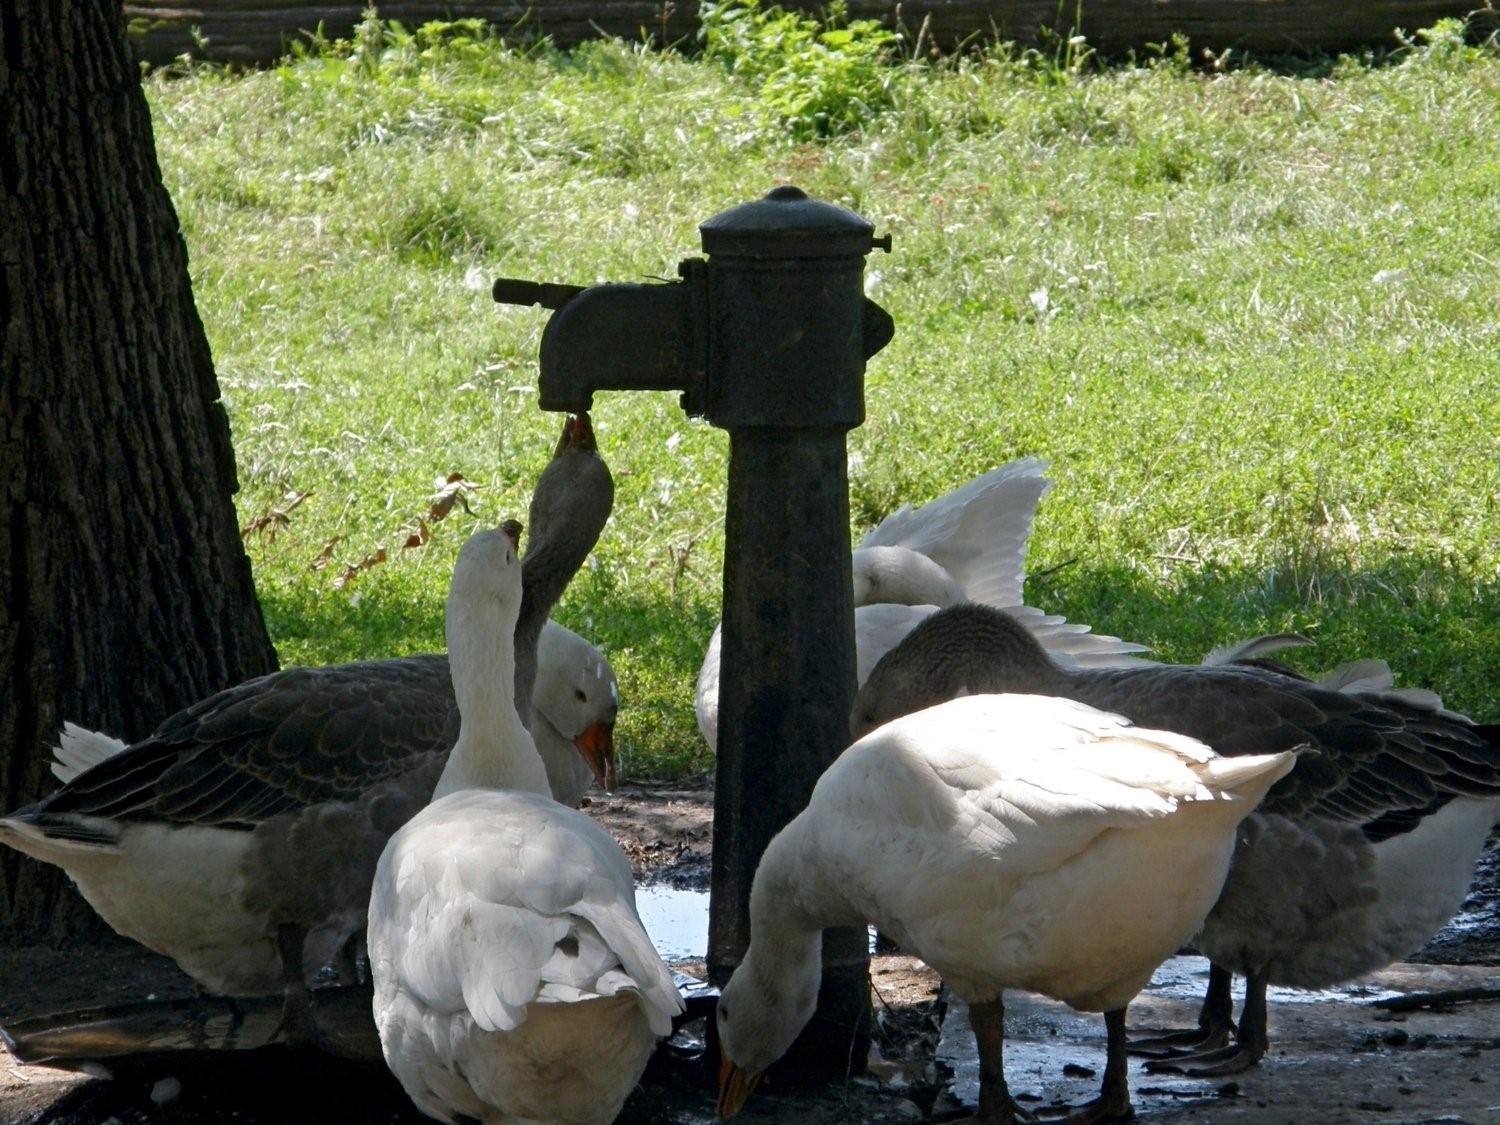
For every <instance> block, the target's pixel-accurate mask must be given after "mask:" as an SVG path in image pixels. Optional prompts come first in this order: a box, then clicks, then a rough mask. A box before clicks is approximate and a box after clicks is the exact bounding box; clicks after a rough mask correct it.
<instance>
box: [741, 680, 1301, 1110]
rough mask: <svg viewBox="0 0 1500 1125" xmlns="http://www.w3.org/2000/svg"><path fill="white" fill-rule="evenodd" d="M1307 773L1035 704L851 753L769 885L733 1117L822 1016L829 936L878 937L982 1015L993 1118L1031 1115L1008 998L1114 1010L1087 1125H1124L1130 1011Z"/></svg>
mask: <svg viewBox="0 0 1500 1125" xmlns="http://www.w3.org/2000/svg"><path fill="white" fill-rule="evenodd" d="M1292 760H1293V754H1292V753H1290V752H1287V753H1280V754H1270V755H1263V756H1256V757H1241V758H1221V757H1218V756H1216V755H1215V754H1213V753H1212V752H1211V751H1210V750H1209V749H1208V748H1207V747H1206V746H1203V745H1202V744H1201V743H1198V742H1195V741H1194V740H1192V739H1190V738H1183V737H1181V736H1180V735H1174V734H1167V733H1164V732H1160V731H1151V730H1143V729H1139V728H1136V727H1133V726H1132V725H1131V724H1130V723H1129V721H1128V720H1125V719H1122V718H1120V717H1119V716H1116V715H1109V714H1106V713H1104V712H1102V711H1096V710H1094V709H1093V708H1091V707H1087V706H1084V705H1082V704H1079V703H1074V702H1071V701H1069V700H1063V699H1052V698H1047V697H1044V696H1033V695H990V696H984V695H981V696H971V697H969V698H966V699H957V700H954V701H952V702H949V703H945V704H942V705H940V706H937V707H933V708H931V709H929V710H925V711H919V712H917V713H915V714H910V715H907V716H906V717H905V718H901V719H897V720H896V721H894V722H892V723H890V724H889V725H887V726H884V727H882V728H881V729H880V730H877V731H875V732H873V733H871V734H869V735H868V736H867V737H865V738H863V739H861V740H860V741H858V742H856V743H855V744H854V745H853V746H851V747H850V748H849V749H848V750H846V751H845V752H844V753H843V754H842V755H841V756H840V757H839V758H838V759H837V760H836V761H835V762H834V763H833V765H831V766H830V767H829V768H828V770H827V772H825V773H824V774H823V776H822V777H821V778H820V779H819V780H818V783H817V786H816V787H815V788H814V790H813V794H812V798H811V800H810V801H809V803H808V806H807V808H806V809H805V810H804V811H803V812H802V813H801V814H800V815H798V816H797V817H796V818H795V819H794V820H793V821H792V822H791V823H790V824H789V825H788V826H787V827H786V828H785V829H783V830H782V832H781V833H780V834H779V835H778V836H777V837H776V838H775V839H774V840H772V842H771V844H770V846H769V847H768V848H767V849H766V853H765V855H764V857H763V858H762V859H761V863H760V867H759V869H758V870H757V871H756V874H755V881H754V885H753V889H752V890H751V894H750V926H751V940H750V948H749V949H748V950H747V951H746V953H745V958H744V961H743V962H741V964H740V966H739V968H737V969H736V970H735V972H734V975H733V977H732V978H731V979H730V981H729V984H728V985H727V986H726V987H725V989H724V993H723V996H722V997H721V999H720V1000H719V1005H718V1015H717V1019H718V1027H719V1037H720V1043H721V1046H722V1050H723V1063H722V1066H721V1070H720V1096H719V1109H720V1114H721V1116H726V1117H727V1116H729V1115H732V1114H733V1113H734V1112H736V1111H737V1110H738V1109H739V1107H740V1104H741V1103H742V1102H743V1101H744V1099H745V1097H746V1096H747V1095H748V1093H749V1091H750V1089H751V1088H752V1087H753V1086H754V1084H755V1081H756V1079H757V1078H758V1077H759V1075H760V1073H761V1072H762V1071H763V1070H764V1069H765V1068H766V1067H767V1066H769V1065H770V1064H771V1063H772V1062H774V1061H775V1060H776V1059H777V1058H779V1057H780V1056H781V1054H782V1053H783V1052H784V1051H785V1050H786V1049H787V1047H788V1046H789V1045H790V1044H791V1042H792V1040H793V1039H794V1038H795V1037H796V1035H797V1033H798V1032H799V1031H800V1030H801V1028H802V1027H803V1026H804V1025H805V1024H806V1022H807V1020H808V1018H809V1017H810V1016H811V1014H812V1010H813V1006H814V1004H815V1001H816V998H817V992H818V981H819V974H820V949H821V944H822V931H823V929H824V928H826V927H828V926H846V925H862V924H865V923H869V922H873V923H874V924H876V925H877V926H878V927H879V928H880V929H881V930H882V931H883V932H886V933H889V934H891V935H893V936H894V937H895V938H896V939H897V940H898V941H899V942H900V943H901V945H902V947H903V948H905V949H908V950H911V951H912V952H913V953H915V954H916V955H917V956H919V957H921V958H922V959H923V960H924V961H926V962H927V963H928V964H930V965H931V966H932V967H933V968H935V969H937V970H938V972H939V973H941V974H942V976H943V979H944V981H945V982H947V984H948V985H949V987H951V988H952V989H953V991H954V992H955V993H956V994H957V995H958V996H960V997H961V998H962V999H964V1000H965V1001H967V1002H968V1004H969V1005H970V1016H971V1019H972V1022H973V1026H974V1032H975V1038H976V1039H977V1040H978V1044H979V1052H980V1075H981V1082H980V1113H979V1120H980V1121H983V1122H988V1123H998V1122H1008V1121H1012V1120H1014V1119H1015V1118H1016V1117H1017V1116H1021V1114H1020V1111H1019V1110H1018V1107H1017V1106H1016V1105H1015V1103H1014V1102H1013V1101H1012V1100H1011V1098H1010V1094H1009V1092H1008V1091H1007V1089H1006V1085H1005V1076H1004V1070H1003V1067H1002V1064H1001V1044H1002V1041H1003V1036H1004V1025H1003V1018H1004V1008H1003V1003H1002V991H1003V990H1004V989H1006V988H1021V989H1025V990H1027V991H1031V992H1041V993H1043V994H1045V995H1048V996H1052V997H1055V998H1057V999H1059V1000H1062V1001H1064V1002H1066V1003H1068V1004H1070V1005H1072V1006H1073V1007H1075V1008H1078V1009H1081V1010H1084V1011H1096V1012H1097V1011H1102V1012H1104V1013H1105V1018H1106V1023H1107V1025H1108V1029H1109V1058H1108V1063H1107V1066H1106V1068H1105V1074H1104V1081H1103V1089H1102V1093H1101V1097H1100V1099H1099V1100H1098V1101H1096V1102H1093V1103H1090V1105H1089V1106H1087V1107H1084V1108H1083V1109H1082V1110H1081V1112H1080V1113H1079V1114H1078V1115H1075V1116H1074V1117H1073V1118H1071V1120H1075V1121H1092V1120H1103V1119H1105V1118H1107V1117H1111V1116H1115V1115H1128V1114H1129V1112H1130V1095H1129V1089H1128V1085H1127V1078H1126V1066H1125V1054H1124V1048H1125V1038H1124V1010H1125V1006H1126V1004H1128V1003H1129V1001H1130V999H1131V998H1132V997H1133V996H1134V995H1135V994H1136V993H1137V992H1138V991H1140V989H1141V988H1142V986H1144V985H1145V983H1146V982H1147V981H1148V980H1149V979H1150V977H1151V973H1152V971H1153V970H1154V969H1155V968H1156V966H1157V965H1159V964H1160V963H1161V962H1162V961H1163V960H1165V959H1166V958H1167V957H1169V956H1171V955H1172V953H1173V952H1175V950H1176V949H1177V947H1178V945H1179V944H1180V943H1181V942H1182V941H1183V940H1185V939H1186V938H1187V937H1189V936H1190V935H1191V934H1192V933H1193V932H1194V930H1196V929H1197V927H1198V925H1199V924H1200V923H1201V921H1202V919H1203V916H1204V914H1206V913H1207V912H1208V909H1209V907H1210V906H1212V905H1213V902H1214V899H1215V898H1216V897H1217V896H1218V893H1219V889H1220V887H1221V886H1222V885H1223V882H1224V875H1225V872H1226V871H1227V870H1228V869H1229V860H1230V855H1231V854H1232V852H1233V849H1234V836H1235V829H1236V826H1237V825H1238V824H1239V823H1240V821H1241V820H1243V819H1244V817H1245V816H1246V815H1247V814H1248V813H1250V812H1251V811H1252V810H1253V809H1254V808H1255V805H1256V803H1257V802H1258V801H1259V800H1260V798H1261V797H1262V796H1263V795H1264V794H1265V792H1266V790H1267V789H1268V788H1269V787H1270V786H1271V785H1272V784H1273V783H1274V782H1275V781H1276V780H1277V778H1279V777H1281V776H1282V775H1283V774H1284V773H1286V772H1287V770H1288V769H1290V768H1291V765H1292Z"/></svg>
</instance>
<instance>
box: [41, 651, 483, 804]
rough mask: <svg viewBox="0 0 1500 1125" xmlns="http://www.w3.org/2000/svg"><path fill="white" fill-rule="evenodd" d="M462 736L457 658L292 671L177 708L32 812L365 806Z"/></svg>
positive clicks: (407, 658)
mask: <svg viewBox="0 0 1500 1125" xmlns="http://www.w3.org/2000/svg"><path fill="white" fill-rule="evenodd" d="M457 736H458V710H457V707H456V705H455V704H454V701H453V686H452V681H451V679H450V676H449V672H448V659H447V657H446V656H415V657H406V658H403V659H399V660H381V661H365V662H360V663H354V664H345V665H340V666H338V667H334V668H288V669H285V670H283V671H280V672H274V673H271V674H270V675H267V676H261V677H258V678H256V679H253V680H248V681H246V682H245V683H243V684H239V685H237V686H235V687H232V688H228V689H226V690H225V691H221V692H219V693H218V694H216V695H213V696H210V697H209V698H207V699H205V700H202V701H201V702H199V703H197V704H194V705H193V706H192V707H189V708H187V709H186V710H184V711H180V712H178V713H177V714H176V715H173V716H172V717H171V718H169V719H168V720H167V721H166V722H164V723H163V724H162V725H161V726H160V727H159V728H157V730H156V732H155V733H154V734H152V735H151V736H150V737H148V738H146V739H143V740H142V741H140V742H138V743H136V744H134V745H132V746H130V747H128V748H126V749H124V750H122V751H120V752H119V753H116V754H112V755H110V756H108V757H105V758H104V759H103V760H102V761H100V762H99V763H98V764H97V765H95V766H93V767H92V768H90V769H88V770H86V771H85V772H83V773H81V774H79V775H78V776H77V777H76V778H75V779H74V780H73V781H72V782H70V783H69V784H67V785H65V786H64V787H63V788H61V789H59V790H58V791H57V792H56V793H53V794H52V795H51V796H49V797H47V798H45V799H44V800H42V801H40V802H38V803H37V804H36V805H33V806H31V808H30V809H28V810H24V815H26V816H28V818H29V819H31V820H33V821H38V822H42V823H45V821H46V820H47V819H48V818H59V819H63V820H66V819H69V818H76V817H94V818H104V819H110V820H123V821H131V820H153V821H161V822H168V823H173V824H194V825H217V826H227V827H250V826H253V825H254V824H256V823H259V822H260V821H263V820H266V819H267V818H269V817H272V816H275V815H277V814H278V813H283V812H289V811H294V810H297V809H301V808H305V807H307V806H308V805H312V804H317V803H319V802H323V801H349V800H354V799H356V798H358V797H359V796H361V795H362V794H363V793H365V792H367V791H368V790H369V788H370V787H371V786H372V785H375V784H378V783H379V782H381V781H384V780H387V779H389V778H392V777H395V776H398V775H400V774H403V773H405V772H407V771H409V770H411V769H413V768H416V767H417V766H419V765H421V764H422V763H423V762H426V761H429V760H431V757H432V756H433V755H438V754H443V753H446V752H447V751H448V750H449V749H450V748H451V747H452V745H453V742H454V740H455V739H456V738H457Z"/></svg>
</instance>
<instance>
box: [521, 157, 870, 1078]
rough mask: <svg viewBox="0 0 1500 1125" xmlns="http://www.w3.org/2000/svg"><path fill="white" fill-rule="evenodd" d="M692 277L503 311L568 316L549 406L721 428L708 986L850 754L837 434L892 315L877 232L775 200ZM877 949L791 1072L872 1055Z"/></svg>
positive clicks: (748, 211)
mask: <svg viewBox="0 0 1500 1125" xmlns="http://www.w3.org/2000/svg"><path fill="white" fill-rule="evenodd" d="M699 230H700V233H701V235H702V240H703V250H704V252H705V253H706V254H707V255H708V258H707V260H706V261H704V260H701V259H692V260H689V261H685V262H683V263H682V265H681V267H680V270H679V273H680V275H681V280H680V281H677V282H670V283H666V284H653V285H614V284H610V285H599V286H594V287H592V288H588V289H582V290H578V289H573V288H572V287H569V286H561V285H536V284H535V283H531V282H516V281H509V280H505V279H502V280H501V281H498V282H496V283H495V297H496V300H502V301H510V302H514V303H520V304H543V305H547V306H549V307H552V308H555V309H556V310H557V311H556V312H555V313H554V315H553V316H552V318H551V320H550V321H549V323H548V325H547V328H546V330H545V332H544V334H543V336H542V348H541V353H542V354H541V383H540V392H541V393H540V404H541V406H542V408H543V409H545V410H567V411H574V412H579V411H583V410H587V409H589V408H590V407H591V405H592V402H593V394H594V392H595V391H599V390H626V389H635V390H648V389H655V390H666V389H675V390H679V391H681V392H682V406H683V409H684V410H686V411H687V412H688V413H689V414H693V415H702V416H704V417H706V418H707V419H708V421H709V422H711V423H712V424H713V425H715V426H719V427H721V428H723V429H725V430H728V431H729V435H730V444H729V449H730V453H729V488H728V498H727V504H726V509H725V530H724V538H725V555H724V614H723V638H722V648H721V659H720V666H719V740H718V768H717V775H716V783H715V792H714V839H713V882H712V891H711V895H710V908H709V945H708V966H709V977H710V979H711V980H712V981H714V982H715V983H717V984H723V982H724V981H725V980H727V979H728V977H729V974H730V973H731V972H732V971H733V970H734V967H735V966H736V965H737V964H738V963H739V961H740V959H741V957H743V955H744V952H745V949H746V947H747V946H748V944H749V939H750V917H749V904H750V886H751V881H752V879H753V877H754V874H755V868H756V865H757V864H758V863H759V861H760V856H761V854H762V852H764V851H765V847H766V845H767V844H768V843H770V841H771V838H772V837H773V836H774V835H775V834H776V833H777V832H778V831H780V829H781V828H782V827H783V826H784V825H785V824H786V823H787V822H788V821H790V820H791V819H792V817H794V816H796V815H797V813H799V812H800V811H801V810H802V809H803V808H804V807H805V806H806V804H807V801H808V798H809V796H810V795H811V793H812V788H813V785H814V784H815V783H816V782H817V779H818V777H819V775H820V774H821V773H822V772H823V770H824V769H825V768H826V767H827V766H828V764H829V763H830V762H832V761H833V759H834V758H835V757H837V756H838V755H839V753H840V752H841V751H842V750H843V749H844V747H845V746H846V745H847V744H848V741H849V724H848V718H849V709H850V706H851V705H852V703H853V698H854V689H855V656H854V604H853V583H852V578H851V573H850V555H851V553H850V546H849V486H848V476H847V462H846V449H845V437H846V434H847V433H848V431H849V430H850V429H851V428H853V427H854V426H858V425H859V424H860V423H862V422H863V421H864V369H865V361H866V360H867V359H868V358H869V357H870V356H871V355H873V354H874V353H875V352H877V351H879V350H880V348H882V347H884V346H885V344H886V343H887V342H888V341H889V340H890V338H891V335H892V332H893V326H892V323H891V319H890V317H889V316H888V315H887V314H886V313H885V311H884V310H883V309H881V308H880V307H879V306H878V305H876V304H875V303H874V302H872V301H870V300H868V299H867V298H866V297H865V296H864V289H863V272H864V259H865V256H866V255H867V254H869V252H870V251H871V250H872V249H874V248H875V247H876V246H883V248H884V249H887V250H888V249H889V248H890V243H889V240H888V239H886V240H883V241H877V240H876V239H875V238H874V228H873V227H872V226H871V225H870V224H869V223H868V222H866V221H865V220H864V219H861V218H860V217H859V216H857V215H855V214H854V213H852V212H850V211H847V210H845V209H844V208H841V207H836V206H834V205H832V204H828V203H822V202H818V201H816V200H812V199H809V198H808V197H807V195H806V194H805V193H803V192H802V191H801V190H800V189H798V188H795V187H779V188H776V189H775V190H773V191H772V192H771V193H770V194H769V195H767V196H766V197H765V198H764V199H760V200H756V201H754V202H751V203H746V204H744V205H742V206H739V207H735V208H733V209H731V210H728V211H725V212H723V213H722V214H719V215H716V216H714V217H713V218H711V219H709V220H708V221H707V222H705V223H703V224H702V226H701V227H700V228H699ZM868 1022H869V985H868V954H867V938H866V933H865V931H864V930H863V929H844V930H830V931H828V932H827V934H826V935H825V937H824V942H823V988H822V992H821V993H820V995H819V1002H818V1014H817V1015H816V1016H815V1017H814V1019H813V1022H812V1024H810V1025H809V1027H808V1030H807V1032H805V1033H804V1035H803V1037H802V1039H801V1040H799V1045H798V1046H795V1047H794V1048H793V1050H792V1052H791V1053H790V1057H791V1059H792V1062H793V1065H794V1067H795V1068H796V1069H799V1070H804V1071H811V1072H813V1073H819V1072H821V1073H822V1074H823V1075H825V1076H827V1075H835V1074H842V1073H845V1071H846V1070H847V1069H848V1067H849V1065H850V1063H851V1060H852V1062H853V1063H854V1065H855V1066H858V1065H860V1064H861V1063H862V1061H863V1059H864V1056H865V1051H866V1046H867V1042H868Z"/></svg>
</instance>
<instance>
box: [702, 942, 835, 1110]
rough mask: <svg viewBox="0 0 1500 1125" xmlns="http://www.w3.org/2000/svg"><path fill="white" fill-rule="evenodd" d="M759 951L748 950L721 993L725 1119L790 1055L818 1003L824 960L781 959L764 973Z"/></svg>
mask: <svg viewBox="0 0 1500 1125" xmlns="http://www.w3.org/2000/svg"><path fill="white" fill-rule="evenodd" d="M755 953H756V951H755V949H754V947H753V946H752V948H751V949H750V950H749V951H747V952H746V954H745V959H744V961H742V962H741V963H740V965H739V967H738V968H737V969H735V971H734V975H733V976H732V977H730V978H729V983H728V984H727V985H725V986H724V991H723V992H722V993H721V994H720V996H719V1003H718V1006H717V1008H716V1010H715V1013H714V1020H715V1022H716V1023H717V1024H718V1030H719V1101H718V1114H719V1119H720V1120H722V1121H727V1120H729V1119H730V1118H731V1117H733V1116H734V1115H735V1114H736V1113H738V1112H739V1110H740V1107H741V1106H742V1105H744V1103H745V1099H746V1098H748V1097H749V1096H750V1094H751V1092H752V1091H753V1090H754V1089H755V1086H756V1084H757V1083H758V1082H759V1081H760V1077H761V1075H762V1074H764V1073H765V1070H766V1068H767V1067H768V1066H770V1065H771V1064H772V1063H773V1062H775V1061H776V1060H777V1059H779V1058H781V1056H782V1055H784V1054H786V1052H787V1050H788V1049H789V1048H790V1047H791V1045H792V1042H793V1040H795V1039H796V1038H797V1036H798V1034H800V1033H801V1031H802V1029H803V1028H804V1027H806V1026H807V1022H808V1021H809V1020H810V1019H812V1016H813V1009H815V1008H816V1007H817V1005H818V983H819V979H820V976H821V963H820V961H819V957H818V949H817V948H816V947H815V948H814V949H813V955H812V956H811V957H810V958H808V957H797V956H792V957H788V958H786V959H778V960H779V963H778V964H777V965H776V967H775V968H774V970H772V971H762V970H761V968H760V967H759V966H758V965H757V963H756V959H755Z"/></svg>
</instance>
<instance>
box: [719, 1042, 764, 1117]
mask: <svg viewBox="0 0 1500 1125" xmlns="http://www.w3.org/2000/svg"><path fill="white" fill-rule="evenodd" d="M759 1081H760V1071H756V1072H755V1073H754V1074H751V1073H749V1072H748V1071H744V1070H741V1069H740V1068H739V1067H737V1066H735V1065H734V1063H732V1062H730V1061H729V1056H728V1055H721V1056H720V1057H719V1105H718V1112H719V1120H720V1121H728V1120H729V1119H730V1118H731V1117H733V1116H734V1115H735V1114H736V1113H738V1112H739V1111H740V1108H741V1107H742V1106H743V1105H744V1104H745V1099H746V1098H748V1097H749V1096H750V1093H751V1091H753V1090H754V1089H755V1084H756V1083H757V1082H759Z"/></svg>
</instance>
